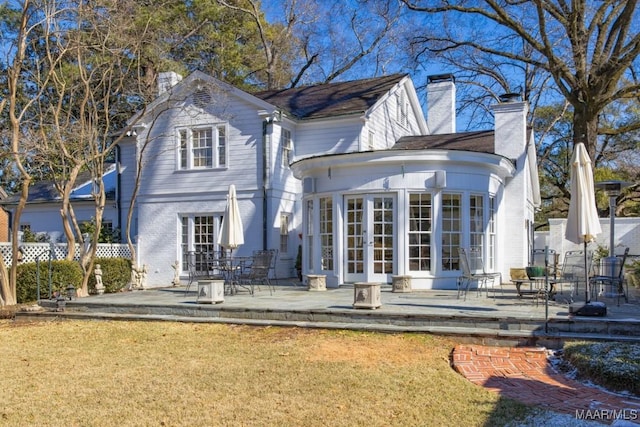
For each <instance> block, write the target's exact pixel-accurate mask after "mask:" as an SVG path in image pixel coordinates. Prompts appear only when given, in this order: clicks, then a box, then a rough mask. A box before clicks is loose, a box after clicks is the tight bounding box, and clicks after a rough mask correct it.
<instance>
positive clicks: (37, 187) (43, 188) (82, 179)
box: [0, 164, 115, 205]
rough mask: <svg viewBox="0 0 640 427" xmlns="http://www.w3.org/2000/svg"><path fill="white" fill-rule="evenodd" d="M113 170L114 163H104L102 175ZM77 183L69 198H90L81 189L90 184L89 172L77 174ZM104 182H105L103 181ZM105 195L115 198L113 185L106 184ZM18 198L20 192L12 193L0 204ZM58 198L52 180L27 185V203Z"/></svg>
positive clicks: (51, 200) (10, 202)
mask: <svg viewBox="0 0 640 427" xmlns="http://www.w3.org/2000/svg"><path fill="white" fill-rule="evenodd" d="M114 172H115V164H105V173H104V175H105V176H106V175H108V174H111V173H114ZM76 183H77V185H76V186H75V188H74V189H73V191H72V193H71V200H72V201H74V200H92V199H91V197H87V196H86V195H84V194H82V193H85V192H84V191H81V190H82V189H83V187H86V186H87V185H91V184H92V180H91V172H89V171H82V172H80V173H79V174H78V177H77V178H76ZM105 184H106V183H105ZM106 187H107V188H105V191H106V196H107V199H114V198H115V187H114V188H109V186H108V185H107V186H106ZM74 193H78V194H79V195H75V194H74ZM19 200H20V194H13V195H11V196H9V197H7V198H6V199H3V200H2V201H0V203H1V204H7V205H13V204H17V203H18V201H19ZM58 200H60V194H59V193H58V190H56V187H55V184H54V181H38V182H36V183H34V184H33V185H32V186H31V187H29V197H28V199H27V203H46V202H54V201H58Z"/></svg>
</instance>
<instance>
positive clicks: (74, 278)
mask: <svg viewBox="0 0 640 427" xmlns="http://www.w3.org/2000/svg"><path fill="white" fill-rule="evenodd" d="M39 271H40V299H45V298H49V261H46V262H40V265H39ZM69 285H73V287H75V288H76V289H77V288H79V287H80V286H82V269H81V268H80V265H79V264H78V263H77V262H75V261H64V260H63V261H51V292H52V293H55V292H61V293H64V292H65V290H66V288H67V286H69ZM37 289H38V282H37V280H36V263H35V262H29V263H24V264H20V265H18V270H17V280H16V298H17V301H18V304H23V303H28V302H31V301H36V300H37V299H38V294H37V292H38V290H37Z"/></svg>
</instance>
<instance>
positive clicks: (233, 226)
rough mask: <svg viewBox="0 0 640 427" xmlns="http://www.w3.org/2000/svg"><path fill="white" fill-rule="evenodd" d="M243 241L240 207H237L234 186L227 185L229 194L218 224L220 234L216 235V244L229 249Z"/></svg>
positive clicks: (231, 249)
mask: <svg viewBox="0 0 640 427" xmlns="http://www.w3.org/2000/svg"><path fill="white" fill-rule="evenodd" d="M243 243H244V230H243V227H242V218H241V217H240V209H239V208H238V198H237V197H236V186H235V185H233V184H231V185H230V186H229V194H228V195H227V206H226V207H225V210H224V217H223V218H222V225H221V226H220V234H219V235H218V244H219V245H220V246H222V247H223V248H225V249H228V250H229V251H233V249H237V248H238V246H240V245H242V244H243Z"/></svg>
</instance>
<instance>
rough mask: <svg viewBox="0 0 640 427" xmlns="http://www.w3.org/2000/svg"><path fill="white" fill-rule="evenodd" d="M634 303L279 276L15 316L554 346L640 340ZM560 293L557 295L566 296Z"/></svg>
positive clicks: (118, 296) (639, 312) (113, 297)
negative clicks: (241, 286) (365, 296)
mask: <svg viewBox="0 0 640 427" xmlns="http://www.w3.org/2000/svg"><path fill="white" fill-rule="evenodd" d="M629 293H630V296H629V302H625V301H624V300H621V302H620V306H617V304H616V303H617V301H616V300H615V299H606V300H604V301H605V302H606V303H607V315H606V316H605V317H587V316H572V315H570V313H569V307H568V304H567V303H566V302H556V301H549V303H548V308H547V306H546V305H545V302H544V300H538V301H535V300H534V299H532V298H531V297H530V296H525V297H523V298H519V297H518V296H517V294H516V291H515V287H514V286H513V285H508V284H505V285H504V286H503V290H502V291H501V290H500V289H497V290H496V292H495V293H494V292H493V291H491V292H490V294H489V296H487V295H486V294H484V293H482V294H481V295H478V293H477V292H476V291H475V290H471V291H470V292H469V294H468V295H467V298H466V300H465V299H464V298H457V292H456V291H451V290H429V291H412V292H408V293H395V292H392V289H391V287H390V286H388V287H387V286H383V287H382V289H381V293H380V296H381V303H382V305H381V307H379V308H377V309H361V308H358V309H356V308H354V307H353V303H354V288H353V287H352V286H341V287H340V288H337V289H327V290H326V291H318V292H311V291H308V290H307V288H306V287H305V286H302V285H301V284H299V283H297V281H294V280H293V279H287V280H279V281H278V282H277V284H276V285H275V291H274V292H273V293H271V292H270V291H269V290H268V289H267V288H266V287H265V286H263V287H262V288H261V289H258V290H256V292H255V294H254V295H250V294H249V293H248V292H239V293H238V294H236V295H225V297H224V302H222V303H218V304H211V303H209V304H202V303H199V302H197V285H196V284H195V283H194V284H193V285H192V286H191V287H190V289H189V290H186V289H185V287H168V288H157V289H150V290H143V291H130V292H120V293H115V294H103V295H94V296H90V297H87V298H80V299H74V300H72V301H65V307H64V311H58V310H56V304H55V301H50V300H44V301H41V304H40V306H41V307H42V309H40V310H36V309H34V310H28V311H27V310H25V311H21V312H19V313H18V314H17V316H16V319H17V320H18V321H29V320H34V319H51V318H74V319H105V320H106V319H112V320H164V321H180V322H210V323H232V324H246V325H255V326H292V327H307V328H329V329H352V330H370V331H380V332H415V333H429V334H438V335H447V336H455V337H457V338H458V339H464V340H466V341H468V342H477V343H484V344H500V345H525V344H526V345H534V344H537V345H545V346H547V347H556V346H559V345H561V343H562V342H564V341H566V340H581V339H594V340H621V341H622V340H623V341H632V342H640V301H639V299H638V295H639V293H638V292H637V290H636V289H630V292H629ZM565 297H566V295H565V294H561V295H560V296H559V298H558V300H563V299H564V298H565Z"/></svg>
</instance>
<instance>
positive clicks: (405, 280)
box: [391, 276, 411, 293]
mask: <svg viewBox="0 0 640 427" xmlns="http://www.w3.org/2000/svg"><path fill="white" fill-rule="evenodd" d="M391 292H396V293H403V292H404V293H406V292H411V276H391Z"/></svg>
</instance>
